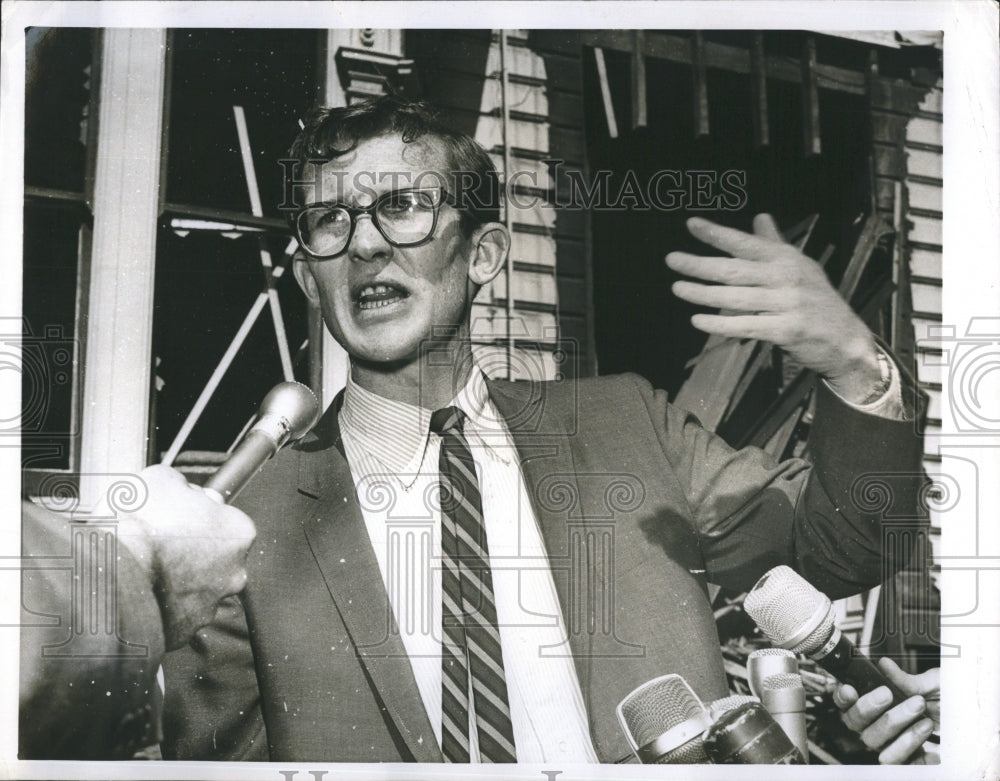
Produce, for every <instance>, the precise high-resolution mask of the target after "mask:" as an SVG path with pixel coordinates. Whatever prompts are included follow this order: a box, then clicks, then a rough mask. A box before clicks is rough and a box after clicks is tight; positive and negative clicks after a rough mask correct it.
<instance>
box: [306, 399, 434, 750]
mask: <svg viewBox="0 0 1000 781" xmlns="http://www.w3.org/2000/svg"><path fill="white" fill-rule="evenodd" d="M339 401H340V399H339V397H338V399H337V400H336V401H335V402H334V404H332V405H331V407H330V410H328V411H327V413H326V415H325V416H324V420H323V421H322V422H321V424H320V425H319V426H317V429H319V430H320V431H321V433H320V435H319V440H318V441H314V442H312V443H309V444H306V445H304V446H303V447H302V448H301V449H302V450H303V451H304V452H303V453H302V460H301V462H300V470H299V488H300V490H301V491H303V492H305V493H307V494H310V495H311V496H314V497H316V506H315V510H314V513H313V518H312V522H311V523H308V524H307V525H306V538H307V540H308V542H309V546H310V548H311V549H312V552H313V555H314V557H315V559H316V564H317V566H318V567H319V569H320V571H321V572H322V575H323V579H324V580H325V581H326V585H327V588H328V589H329V591H330V595H331V596H332V597H333V601H334V604H335V606H336V609H337V612H338V613H339V614H340V617H341V619H342V620H343V622H344V625H345V626H346V628H347V631H348V632H349V633H350V635H351V639H352V641H353V643H354V646H355V648H356V649H357V652H358V658H359V659H360V660H361V663H362V664H363V665H364V667H365V670H366V671H367V674H368V678H369V680H370V681H371V685H372V688H373V689H374V690H375V692H376V693H377V695H378V697H379V698H381V700H382V704H383V705H384V707H385V709H386V711H387V712H388V717H389V720H391V722H392V724H394V725H395V727H396V728H397V730H398V732H399V735H400V737H401V738H402V740H403V741H404V742H405V744H406V747H407V748H408V749H409V751H410V752H411V753H412V755H413V758H414V759H415V760H416V761H418V762H440V761H442V756H441V752H440V749H439V747H438V745H437V741H436V740H435V739H434V731H433V729H432V728H431V723H430V720H429V719H428V717H427V712H426V710H425V709H424V705H423V700H422V699H421V696H420V690H419V689H418V688H417V683H416V679H415V678H414V676H413V669H412V667H411V666H410V663H409V659H408V657H407V654H406V648H405V647H404V645H403V642H402V640H401V639H400V636H399V631H398V630H397V628H396V622H395V618H394V616H393V613H392V609H391V607H390V604H389V599H388V596H387V594H386V591H385V584H384V582H383V580H382V575H381V571H380V569H379V565H378V561H377V559H376V558H375V552H374V550H373V549H372V545H371V540H370V538H369V536H368V531H367V529H366V528H365V523H364V518H363V516H362V514H361V508H360V506H359V505H358V501H357V496H356V492H355V488H354V481H353V479H352V477H351V471H350V467H349V466H348V464H347V460H346V458H345V457H344V455H343V451H342V447H343V446H342V444H341V441H340V431H339V427H338V425H337V412H338V411H339V408H340V404H339Z"/></svg>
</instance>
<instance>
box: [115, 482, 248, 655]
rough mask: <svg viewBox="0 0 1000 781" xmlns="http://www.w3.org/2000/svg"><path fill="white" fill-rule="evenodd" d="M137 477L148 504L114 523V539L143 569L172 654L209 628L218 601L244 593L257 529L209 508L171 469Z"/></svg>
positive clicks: (213, 505) (241, 516) (230, 512)
mask: <svg viewBox="0 0 1000 781" xmlns="http://www.w3.org/2000/svg"><path fill="white" fill-rule="evenodd" d="M140 477H141V478H142V480H143V482H144V483H145V484H146V487H147V489H148V495H147V498H146V501H145V502H144V504H143V505H142V507H140V508H139V509H137V510H136V511H135V512H134V513H132V514H129V515H125V516H123V517H122V518H121V519H120V520H119V525H118V538H119V540H120V541H121V542H122V544H123V545H125V547H126V548H128V550H129V551H130V552H131V553H132V555H133V556H135V557H136V558H137V559H139V561H140V563H142V564H144V565H146V566H148V572H149V575H150V580H151V582H152V584H153V589H154V592H155V593H156V598H157V601H158V602H159V605H160V612H161V614H162V616H163V632H164V637H165V640H166V647H167V650H170V649H173V648H179V647H181V646H183V645H186V644H187V643H188V642H189V641H190V639H191V637H192V636H193V635H194V633H195V632H196V631H197V630H198V629H200V628H201V627H203V626H204V625H205V624H208V623H211V621H212V619H213V618H214V617H215V611H216V608H217V607H218V604H219V601H220V600H221V599H223V598H224V597H226V596H229V595H230V594H236V593H238V592H240V591H242V590H243V587H244V585H245V584H246V578H247V572H246V556H247V551H248V550H249V549H250V545H251V544H252V543H253V541H254V537H255V536H256V530H255V529H254V525H253V522H252V521H251V520H250V518H249V517H248V516H247V515H246V514H245V513H243V512H242V511H240V510H237V509H236V508H235V507H229V506H227V505H223V504H219V503H218V502H216V501H214V500H213V499H211V498H210V497H209V496H208V495H207V494H206V493H205V492H204V491H203V490H202V489H201V488H200V487H199V486H195V485H191V484H189V483H188V482H187V481H186V480H185V479H184V477H183V475H181V474H180V472H177V471H176V470H174V469H171V468H170V467H166V466H159V465H157V466H150V467H147V468H146V469H144V470H143V471H142V472H141V473H140Z"/></svg>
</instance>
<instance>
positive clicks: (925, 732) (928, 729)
mask: <svg viewBox="0 0 1000 781" xmlns="http://www.w3.org/2000/svg"><path fill="white" fill-rule="evenodd" d="M879 667H880V668H881V670H882V672H884V673H885V675H886V677H887V678H889V679H890V680H892V681H893V683H895V684H896V686H898V687H899V688H900V689H901V690H902V691H904V692H905V693H907V694H908V695H909V699H907V700H905V701H904V702H903V703H902V704H901V705H896V706H895V707H893V705H892V699H891V697H890V695H889V692H888V691H886V690H885V689H875V690H874V691H872V692H869V693H868V694H866V695H864V696H861V697H859V696H858V693H857V691H855V689H854V687H852V686H850V685H846V684H845V685H841V686H838V687H837V688H836V689H835V690H834V692H833V702H834V704H835V705H836V706H837V707H838V708H839V709H840V710H841V711H842V718H843V721H844V724H846V725H847V727H848V728H849V729H851V730H853V731H855V732H857V733H858V736H859V737H860V738H861V741H862V742H863V743H864V744H865V745H866V746H867V747H868V748H869V749H871V750H872V751H878V752H879V756H878V760H879V762H880V763H881V764H883V765H898V764H903V763H912V764H936V762H937V761H939V757H938V755H937V753H936V752H935V751H932V750H928V751H926V752H921V751H920V747H921V746H922V745H923V744H924V743H925V741H927V739H928V738H929V737H930V735H931V733H932V732H933V731H934V730H935V729H937V728H939V727H940V726H941V699H940V697H941V668H939V667H934V668H932V669H930V670H927V671H925V672H923V673H920V674H919V675H909V674H908V673H905V672H903V671H902V670H900V669H899V667H898V666H897V665H896V663H895V662H893V661H892V660H891V659H887V658H886V659H879Z"/></svg>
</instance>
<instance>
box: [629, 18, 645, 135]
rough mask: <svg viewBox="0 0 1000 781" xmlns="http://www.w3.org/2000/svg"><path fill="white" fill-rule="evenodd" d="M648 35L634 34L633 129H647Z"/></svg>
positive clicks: (643, 33)
mask: <svg viewBox="0 0 1000 781" xmlns="http://www.w3.org/2000/svg"><path fill="white" fill-rule="evenodd" d="M645 48H646V33H645V32H644V31H643V30H633V32H632V129H633V130H635V129H636V128H638V127H646V123H647V121H648V113H649V112H648V105H647V102H646V55H645V54H644V53H643V50H644V49H645Z"/></svg>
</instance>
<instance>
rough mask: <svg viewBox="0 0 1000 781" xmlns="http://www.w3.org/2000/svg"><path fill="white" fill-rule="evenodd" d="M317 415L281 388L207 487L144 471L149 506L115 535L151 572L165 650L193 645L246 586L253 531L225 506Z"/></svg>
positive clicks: (160, 468) (290, 386) (310, 404)
mask: <svg viewBox="0 0 1000 781" xmlns="http://www.w3.org/2000/svg"><path fill="white" fill-rule="evenodd" d="M319 413H320V409H319V403H318V402H317V401H316V397H315V396H314V395H313V393H312V391H310V390H309V389H308V388H307V387H306V386H304V385H299V384H298V383H291V382H286V383H281V384H280V385H278V386H276V387H275V388H274V389H273V390H272V391H271V392H270V393H268V395H267V396H266V397H265V398H264V401H263V402H262V403H261V409H260V415H259V418H258V420H257V422H256V424H255V425H254V426H253V427H252V428H251V429H250V431H249V432H248V433H247V435H246V437H244V439H243V441H242V442H240V444H239V445H238V446H237V448H236V449H235V450H234V451H233V454H232V455H231V456H230V457H229V459H228V460H227V461H226V462H225V463H224V464H223V465H222V466H221V467H220V468H219V469H218V471H217V472H216V473H215V474H214V475H212V477H211V478H210V479H209V480H208V482H207V483H206V484H205V486H204V487H203V488H202V487H198V486H195V485H191V484H189V483H188V482H187V480H185V479H184V476H183V475H182V474H181V473H180V472H178V471H177V470H175V469H171V468H170V467H168V466H164V465H162V464H160V465H154V466H150V467H147V468H146V469H145V470H144V471H143V472H142V475H141V476H142V479H143V482H144V483H145V484H146V488H147V491H148V497H147V500H146V502H145V504H144V505H143V506H142V507H141V508H138V509H137V510H136V511H135V512H134V513H132V514H130V515H128V516H125V517H124V518H122V519H121V521H120V523H119V528H118V536H119V539H120V540H121V542H122V544H123V545H125V546H126V547H127V548H128V549H129V551H130V552H131V553H132V554H133V555H134V556H135V558H136V559H137V560H138V561H139V562H140V564H141V565H142V566H143V567H144V568H145V569H146V572H147V573H148V576H149V578H150V582H151V584H152V587H153V591H154V593H155V595H156V599H157V602H158V603H159V606H160V613H161V617H162V620H163V630H164V635H165V639H166V646H167V649H168V650H170V649H173V648H178V647H181V646H183V645H185V644H186V643H188V642H189V641H190V639H191V637H192V636H193V635H194V633H195V632H196V631H197V630H198V629H199V628H201V627H202V626H204V625H206V624H208V623H211V621H212V620H213V618H214V617H215V612H216V609H217V608H218V605H219V602H220V601H221V600H222V599H223V598H225V597H227V596H229V595H231V594H236V593H239V592H240V591H242V589H243V586H244V585H245V583H246V577H247V572H246V556H247V552H248V551H249V549H250V545H251V544H253V541H254V538H255V536H256V530H255V529H254V525H253V521H252V520H251V519H250V518H249V517H248V516H247V515H246V514H245V513H243V512H241V511H240V510H238V509H236V508H235V507H228V506H222V507H220V504H221V505H225V504H226V503H228V502H229V501H230V500H231V499H232V498H233V497H235V496H236V494H237V493H239V491H240V490H241V489H242V488H243V487H244V486H245V485H246V484H247V482H248V481H249V480H250V478H251V477H252V476H253V475H254V474H255V473H256V472H257V470H258V469H260V467H261V466H262V465H263V464H264V462H265V461H267V459H268V458H270V457H271V456H272V455H274V453H275V452H277V450H278V449H279V448H280V447H282V446H283V445H284V444H286V443H287V442H289V441H292V440H295V439H298V438H300V437H301V436H302V435H303V434H305V433H306V432H307V431H308V430H309V429H310V428H311V427H312V426H313V425H314V424H315V422H316V420H317V419H318V417H319Z"/></svg>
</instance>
